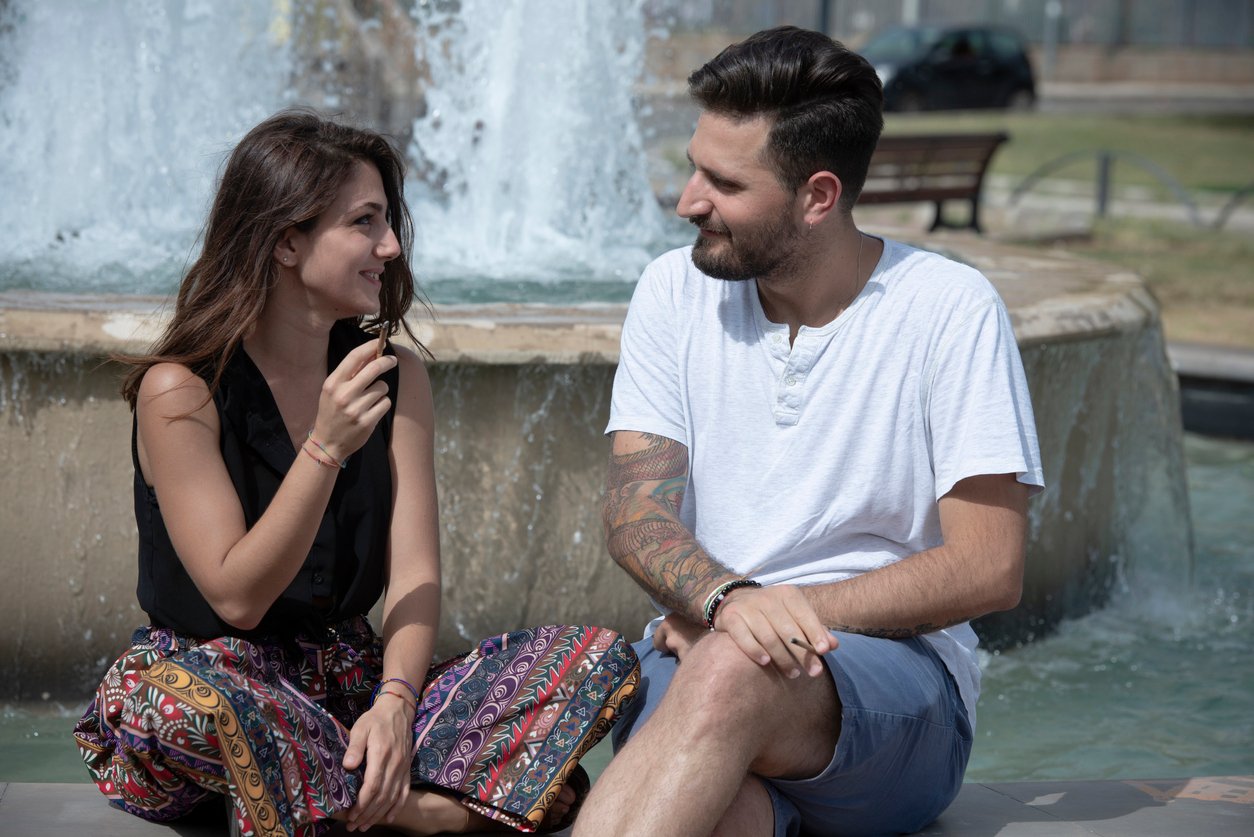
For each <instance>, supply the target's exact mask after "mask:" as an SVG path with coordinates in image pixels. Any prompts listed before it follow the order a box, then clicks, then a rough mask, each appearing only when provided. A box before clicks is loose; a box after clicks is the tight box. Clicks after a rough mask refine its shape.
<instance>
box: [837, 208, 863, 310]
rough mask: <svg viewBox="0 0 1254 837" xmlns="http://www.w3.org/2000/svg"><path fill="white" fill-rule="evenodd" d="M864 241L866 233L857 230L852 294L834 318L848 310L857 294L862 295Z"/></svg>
mask: <svg viewBox="0 0 1254 837" xmlns="http://www.w3.org/2000/svg"><path fill="white" fill-rule="evenodd" d="M865 241H866V233H864V232H863V231H862V230H858V258H857V259H856V260H855V261H854V266H853V293H852V294H850V295H849V298H848V299H846V300H845V302H844V304H843V305H841V306H840V312H839V313H838V314H837V315H836V316H838V317H839V316H840V315H841V314H843V313H845V312H846V311H848V310H849V306H850V305H852V304H853V301H854V300H855V299H857V298H858V294H860V293H862V244H863V243H864V242H865Z"/></svg>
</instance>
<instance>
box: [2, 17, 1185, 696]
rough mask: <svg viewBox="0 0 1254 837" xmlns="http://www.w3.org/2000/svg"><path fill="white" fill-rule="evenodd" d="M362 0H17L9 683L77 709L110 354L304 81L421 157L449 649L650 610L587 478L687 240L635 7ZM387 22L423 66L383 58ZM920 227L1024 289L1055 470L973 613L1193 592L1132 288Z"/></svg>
mask: <svg viewBox="0 0 1254 837" xmlns="http://www.w3.org/2000/svg"><path fill="white" fill-rule="evenodd" d="M361 5H362V4H350V3H337V2H331V0H308V2H305V3H303V4H297V5H295V7H289V4H287V3H275V4H273V5H270V4H251V3H245V2H242V1H241V2H219V3H208V2H205V0H184V2H181V3H180V2H173V3H168V4H160V5H158V6H156V7H153V8H147V7H145V8H143V9H131V8H130V7H128V8H126V9H121V10H120V9H117V8H110V9H109V10H108V11H107V12H106V11H102V10H97V9H96V7H95V6H94V4H91V3H87V2H82V3H79V4H70V3H65V4H61V6H62V8H59V9H57V10H56V11H55V12H54V11H51V10H49V9H48V7H47V4H39V3H35V2H33V0H9V2H7V3H3V4H0V183H2V184H4V186H3V189H4V190H5V193H4V199H3V200H2V201H0V219H2V220H3V221H4V229H5V230H6V236H5V238H4V239H3V240H0V411H2V412H3V420H0V448H2V449H3V451H4V459H5V463H6V467H7V473H8V474H9V475H10V478H9V479H8V481H7V482H6V497H5V502H4V503H0V532H3V533H4V539H5V549H4V553H3V555H4V566H5V567H6V569H8V571H9V572H8V576H7V577H8V580H9V583H7V584H5V585H4V586H3V587H2V588H0V614H2V615H0V636H2V637H3V640H0V644H2V646H3V647H2V649H0V683H2V684H4V685H3V687H0V694H3V696H4V697H5V698H6V699H18V700H30V699H37V698H39V697H41V696H46V695H54V696H61V697H65V698H67V699H70V700H78V699H80V698H81V696H82V695H85V694H86V693H87V691H88V690H89V689H90V688H91V687H92V686H93V685H94V684H95V682H96V679H97V678H98V676H99V673H100V671H101V670H102V668H103V666H104V665H105V664H106V662H107V661H108V660H109V659H112V657H113V656H114V655H115V654H116V653H117V651H118V650H119V649H120V648H122V647H123V646H125V645H126V642H127V640H128V637H129V634H130V631H131V629H132V628H133V627H134V626H135V625H136V624H139V623H140V622H141V621H143V615H142V614H141V613H140V612H139V611H138V609H137V607H136V605H135V603H134V557H133V556H134V549H135V545H134V531H133V522H132V519H131V509H130V502H131V501H130V472H131V466H130V462H129V456H128V453H127V452H128V441H129V429H130V425H129V416H128V414H127V411H126V409H125V407H124V405H123V404H122V403H121V401H120V399H119V398H118V397H117V395H116V388H117V375H116V372H115V370H112V369H110V368H109V367H107V366H105V365H103V364H102V362H101V361H102V358H104V357H105V356H107V355H108V353H110V352H113V351H119V350H122V351H134V350H137V349H139V348H141V347H143V346H144V345H146V344H147V342H148V341H149V340H151V339H152V337H153V336H154V335H155V333H156V332H157V329H158V328H159V325H160V322H161V318H162V316H163V315H164V311H163V308H162V303H163V297H164V295H165V294H167V293H168V292H169V291H170V290H172V289H173V287H174V286H175V283H176V281H177V275H178V271H179V269H180V267H181V266H182V265H183V264H184V263H185V262H186V260H187V259H188V257H189V254H190V253H191V252H193V251H194V246H195V245H194V242H195V238H196V232H197V227H198V224H199V223H200V221H201V216H202V212H203V208H204V206H205V203H206V202H207V199H208V194H209V190H210V188H211V183H212V178H213V174H214V172H215V171H216V167H217V165H218V164H219V162H220V160H221V157H222V155H223V153H224V152H225V151H226V150H227V149H228V148H229V147H230V146H231V144H232V142H233V141H234V140H235V139H236V138H237V137H238V136H239V135H241V134H242V132H243V131H244V130H245V129H246V128H247V127H249V126H250V125H251V124H253V123H255V122H256V121H258V120H259V119H260V118H262V117H263V116H264V115H266V114H268V113H269V112H271V111H272V110H274V109H277V108H278V107H279V106H282V105H284V104H287V103H292V102H297V101H299V102H309V103H313V104H316V105H320V106H324V107H327V108H329V109H341V110H345V111H350V112H352V110H353V108H351V107H349V106H350V105H355V106H356V107H357V108H358V109H359V110H360V111H361V112H363V113H365V115H366V116H367V117H368V118H369V119H371V120H372V121H373V122H374V123H375V124H379V125H382V126H385V127H388V128H389V130H392V131H393V132H394V133H396V134H397V136H398V137H400V138H401V139H402V141H403V142H405V143H407V144H408V145H409V147H410V149H411V152H410V156H411V158H412V159H413V162H414V169H415V173H416V179H415V181H414V183H413V184H412V188H411V192H412V194H413V196H414V206H415V210H416V213H415V214H416V218H417V222H418V226H419V248H420V260H419V272H420V275H421V276H423V277H424V278H425V281H426V283H427V287H428V288H429V290H430V292H431V295H432V297H433V299H434V300H435V302H436V303H437V314H438V316H437V318H436V319H435V320H434V321H431V320H429V319H427V318H425V316H424V315H420V314H417V313H416V314H415V319H414V323H413V325H414V327H415V329H416V330H417V332H418V334H419V337H420V339H422V340H423V341H424V343H426V344H427V345H428V346H429V347H430V348H431V349H432V351H433V352H434V353H435V356H436V358H437V363H436V364H435V365H434V366H433V369H432V378H433V382H434V386H435V398H436V404H437V414H438V422H439V424H438V427H437V446H438V450H437V456H438V461H437V469H438V476H439V483H440V494H441V509H442V525H443V531H442V548H443V553H444V558H445V570H444V578H445V586H446V596H445V606H444V621H443V623H442V626H441V650H442V651H451V650H455V649H458V648H461V647H462V646H464V645H465V643H466V642H467V641H468V640H469V639H472V638H477V637H479V636H482V635H486V634H489V633H492V632H494V631H500V630H504V629H507V628H510V627H513V626H516V625H519V624H524V623H539V622H546V621H552V620H555V619H562V620H569V621H596V622H600V623H602V624H607V625H611V626H614V627H617V628H620V629H622V630H624V631H626V632H629V633H634V632H636V631H637V630H639V627H640V626H641V625H642V624H643V623H644V621H645V618H646V615H647V613H648V611H649V607H648V605H647V602H646V601H645V599H644V597H643V596H642V595H641V594H640V593H639V592H638V591H637V590H635V588H634V587H633V586H632V585H631V583H630V582H629V581H628V580H627V578H626V577H625V576H624V575H623V574H622V573H621V572H620V571H619V570H618V569H617V568H616V567H614V566H613V565H612V563H611V562H610V561H609V560H608V559H607V558H606V557H605V554H604V550H603V547H602V542H601V532H600V521H599V514H598V511H597V507H596V500H597V497H598V495H599V492H600V484H601V480H602V476H603V466H604V461H605V456H606V445H605V442H604V439H603V438H602V435H601V431H602V429H603V427H604V424H605V420H606V416H607V413H608V404H609V392H610V386H611V382H612V377H613V371H614V362H615V360H616V357H617V339H618V334H619V327H620V324H621V322H622V317H623V313H624V307H623V304H622V303H623V301H624V300H625V299H626V298H627V295H628V294H629V293H630V289H631V283H632V280H634V277H635V276H636V275H637V273H638V271H639V269H640V268H641V267H642V266H643V264H644V263H645V262H646V261H647V259H648V257H649V255H650V254H651V253H655V252H657V251H659V250H660V249H662V247H664V246H668V245H666V244H665V243H664V242H665V241H666V240H667V236H668V232H667V228H666V225H665V221H664V220H663V213H662V212H661V211H660V210H658V208H657V206H656V204H655V202H654V200H653V198H652V193H651V192H650V190H649V185H648V178H647V177H646V176H645V171H646V167H645V153H644V151H643V149H644V146H645V143H644V140H643V139H642V137H641V135H640V133H639V132H638V129H637V128H636V127H635V125H636V120H635V119H634V118H633V105H632V102H633V88H632V80H633V79H634V78H635V77H636V75H637V67H639V66H640V65H641V63H642V61H643V57H642V56H643V47H642V44H643V43H644V40H643V35H644V24H643V22H642V19H643V13H642V9H643V7H644V5H645V4H644V3H643V0H635V2H623V3H614V4H600V3H596V4H592V3H589V4H576V9H577V11H573V12H572V11H571V6H570V5H569V4H565V3H559V2H556V0H547V1H545V0H514V2H512V3H508V4H505V3H500V2H491V3H489V2H480V0H461V2H459V3H458V2H434V1H433V0H431V1H429V0H420V1H418V2H414V3H412V4H406V6H412V16H411V15H410V14H409V13H408V12H406V11H405V10H404V8H405V7H402V6H399V5H397V4H395V3H380V8H382V9H384V11H383V12H380V14H381V15H383V14H387V15H392V17H391V18H389V21H390V23H389V25H387V26H382V25H380V24H379V23H378V22H377V21H375V22H371V21H369V20H366V21H361V20H352V19H351V16H352V15H354V14H356V12H355V11H354V10H355V9H357V8H359V7H360V6H361ZM65 6H71V7H73V8H71V9H66V8H64V7H65ZM345 16H348V17H349V18H350V22H351V23H352V26H350V27H348V28H347V29H346V28H345V27H344V25H343V18H344V17H345ZM398 16H399V17H398ZM38 44H43V45H47V44H56V45H58V48H57V49H54V50H46V49H45V50H36V49H35V48H34V47H35V46H36V45H38ZM346 44H347V45H348V46H346ZM397 44H400V45H401V46H403V47H404V50H403V51H404V54H405V55H407V56H408V61H409V63H408V64H404V63H403V62H400V63H398V61H387V60H384V59H383V58H380V56H381V55H382V56H393V57H394V56H395V55H396V52H395V50H396V49H398V47H397ZM389 49H390V50H393V51H392V52H390V53H389V52H388V51H387V50H389ZM332 56H340V57H339V58H336V59H335V60H332ZM524 59H525V60H524ZM398 66H399V67H408V68H409V70H407V72H408V75H405V74H404V73H398V72H397V70H396V68H397V67H398ZM389 73H391V74H390V75H389ZM331 76H334V77H335V79H336V80H335V81H329V80H328V78H330V77H331ZM346 78H347V80H345V79H346ZM371 79H375V80H376V81H377V82H378V84H380V85H382V88H381V89H386V90H387V91H388V92H389V97H386V101H387V103H388V105H387V107H386V108H384V107H383V106H382V105H380V104H379V102H380V99H381V98H383V97H380V96H372V95H369V94H368V93H367V92H366V91H365V88H364V87H363V85H365V84H366V83H367V82H368V81H370V80H371ZM415 79H416V80H417V82H415ZM377 89H378V88H377ZM50 102H51V103H53V104H54V106H53V107H52V108H49V107H48V103H50ZM886 232H888V233H889V234H893V235H897V236H898V237H905V238H907V239H909V238H910V237H911V235H913V234H905V235H904V236H903V234H902V233H901V232H900V231H886ZM915 240H916V241H917V243H921V244H925V245H926V246H929V247H932V248H934V249H942V250H945V251H946V252H948V253H949V254H950V255H952V256H954V257H955V258H959V259H961V260H963V261H967V262H969V263H971V264H973V265H975V266H976V267H978V268H980V269H981V270H983V271H984V272H985V273H986V274H987V275H988V276H989V277H990V278H991V279H992V280H993V281H994V283H995V284H996V285H997V287H998V288H999V290H1000V291H1001V293H1002V294H1003V296H1004V297H1005V298H1006V300H1007V302H1008V304H1009V306H1010V308H1011V312H1012V318H1013V320H1014V323H1015V327H1016V332H1017V334H1018V336H1019V339H1020V345H1021V347H1022V350H1023V354H1024V360H1025V365H1026V367H1027V370H1028V377H1029V382H1030V385H1031V388H1032V394H1033V399H1034V403H1035V405H1036V411H1037V417H1038V424H1039V431H1040V438H1041V445H1042V452H1043V455H1044V459H1045V467H1046V480H1047V482H1048V484H1049V485H1050V489H1049V491H1048V492H1046V493H1045V494H1044V495H1042V497H1040V498H1039V499H1038V500H1036V501H1035V502H1034V504H1033V506H1032V512H1031V533H1030V547H1029V548H1030V557H1029V560H1030V566H1029V578H1028V583H1027V591H1026V593H1025V598H1024V603H1023V605H1022V606H1021V607H1020V608H1019V609H1018V610H1016V611H1013V612H1011V613H1009V614H1004V615H1000V616H998V617H995V618H993V619H988V620H984V622H982V623H981V630H982V632H983V633H985V635H986V636H987V637H989V638H990V639H992V640H993V641H994V643H1001V644H1006V643H1011V642H1015V641H1018V640H1022V639H1028V638H1031V637H1033V636H1036V635H1039V634H1041V633H1043V632H1046V631H1048V630H1049V629H1050V628H1051V627H1052V626H1053V625H1055V624H1056V623H1057V622H1058V621H1059V620H1061V619H1063V618H1066V617H1069V616H1074V615H1079V614H1082V613H1085V612H1087V611H1088V610H1090V609H1092V608H1093V607H1094V606H1096V605H1099V604H1101V603H1102V602H1103V601H1104V600H1105V598H1106V597H1107V595H1108V594H1109V592H1110V590H1111V589H1112V587H1113V586H1115V585H1116V584H1121V583H1128V582H1127V579H1129V578H1131V576H1130V575H1129V574H1128V573H1126V572H1125V570H1128V569H1130V568H1136V567H1141V566H1148V565H1150V564H1155V565H1159V566H1157V569H1160V570H1162V571H1163V572H1164V573H1165V574H1166V577H1169V578H1174V579H1177V580H1178V581H1179V583H1181V584H1183V583H1184V582H1185V581H1186V580H1187V576H1188V559H1187V556H1188V555H1189V549H1190V544H1189V522H1188V509H1187V497H1186V495H1185V489H1184V482H1183V462H1182V453H1181V447H1180V427H1179V417H1178V407H1177V401H1176V393H1175V389H1174V378H1173V376H1172V374H1171V371H1170V369H1169V368H1168V366H1167V364H1166V358H1165V354H1164V350H1163V342H1162V335H1161V329H1160V327H1159V322H1158V317H1157V308H1156V306H1155V303H1154V301H1153V299H1152V298H1151V297H1150V295H1149V294H1148V293H1147V292H1146V291H1145V289H1144V288H1143V286H1142V285H1141V283H1140V281H1139V280H1138V279H1136V277H1134V276H1128V275H1126V274H1122V273H1120V272H1119V271H1117V270H1112V269H1111V268H1108V267H1103V266H1099V265H1096V264H1093V263H1090V262H1084V261H1081V260H1078V259H1072V258H1069V257H1066V256H1049V257H1042V256H1040V255H1038V254H1034V253H1030V252H1027V251H1017V250H1014V249H1013V248H1009V247H1006V246H1003V245H998V244H995V243H992V242H989V241H985V240H980V239H975V238H971V237H967V236H962V235H955V234H948V235H941V236H933V237H928V238H926V240H924V238H923V236H922V235H921V234H918V235H915Z"/></svg>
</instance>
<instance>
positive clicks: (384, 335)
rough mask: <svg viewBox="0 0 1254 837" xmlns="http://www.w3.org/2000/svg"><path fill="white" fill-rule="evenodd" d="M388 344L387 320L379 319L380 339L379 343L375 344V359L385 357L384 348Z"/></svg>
mask: <svg viewBox="0 0 1254 837" xmlns="http://www.w3.org/2000/svg"><path fill="white" fill-rule="evenodd" d="M387 344H388V324H387V320H380V321H379V340H378V342H377V343H375V344H374V357H375V360H378V359H379V358H381V357H383V350H384V348H386V347H387Z"/></svg>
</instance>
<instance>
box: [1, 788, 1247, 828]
mask: <svg viewBox="0 0 1254 837" xmlns="http://www.w3.org/2000/svg"><path fill="white" fill-rule="evenodd" d="M210 814H211V815H214V816H207V817H205V818H204V820H202V821H200V822H196V823H190V822H183V823H179V824H178V825H175V826H160V825H154V824H152V823H148V822H145V821H143V820H140V819H138V818H136V817H132V816H131V815H129V814H126V813H123V812H122V811H119V810H117V809H114V808H110V807H109V806H108V805H106V804H105V802H104V800H103V799H102V798H101V796H100V793H99V792H98V791H97V790H96V788H95V786H94V785H89V784H66V785H57V784H16V783H15V784H7V785H0V835H14V837H17V836H18V835H22V836H23V837H25V835H28V834H39V835H45V837H81V835H85V834H91V835H93V837H123V835H136V837H143V835H158V834H167V835H175V834H177V835H181V837H210V836H211V835H215V836H216V835H221V834H225V833H226V829H225V823H224V822H223V821H215V816H216V812H212V811H211V812H210ZM222 819H224V818H222ZM369 833H370V834H372V835H376V834H377V835H379V837H384V835H394V834H396V832H393V831H391V830H388V829H371V830H370V832H369ZM563 833H565V832H563ZM919 834H920V837H959V835H961V837H1094V836H1095V835H1096V837H1180V835H1196V837H1201V836H1202V835H1205V837H1246V835H1249V834H1254V776H1223V777H1213V778H1196V779H1179V780H1152V781H1116V780H1108V781H1089V782H1006V783H996V784H975V783H968V784H966V785H964V786H963V789H962V792H961V793H960V794H959V795H958V799H957V801H955V802H954V804H953V805H952V806H951V807H950V808H949V810H948V811H946V812H945V813H944V814H943V815H942V816H941V818H940V819H939V820H937V821H936V822H935V823H933V824H932V825H931V826H930V827H928V828H926V829H924V830H923V831H921V832H919Z"/></svg>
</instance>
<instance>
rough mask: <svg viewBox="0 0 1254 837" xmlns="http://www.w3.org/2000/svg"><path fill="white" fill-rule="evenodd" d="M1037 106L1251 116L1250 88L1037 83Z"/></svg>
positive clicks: (1252, 95) (1108, 111)
mask: <svg viewBox="0 0 1254 837" xmlns="http://www.w3.org/2000/svg"><path fill="white" fill-rule="evenodd" d="M1037 103H1038V107H1039V108H1040V110H1042V111H1045V112H1072V113H1076V112H1079V113H1083V112H1087V111H1100V112H1101V113H1104V114H1111V113H1254V86H1251V85H1241V84H1181V83H1173V82H1161V83H1159V82H1132V81H1111V82H1085V83H1078V82H1058V81H1039V80H1038V81H1037Z"/></svg>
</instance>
